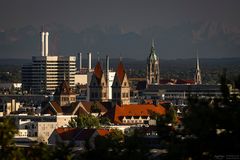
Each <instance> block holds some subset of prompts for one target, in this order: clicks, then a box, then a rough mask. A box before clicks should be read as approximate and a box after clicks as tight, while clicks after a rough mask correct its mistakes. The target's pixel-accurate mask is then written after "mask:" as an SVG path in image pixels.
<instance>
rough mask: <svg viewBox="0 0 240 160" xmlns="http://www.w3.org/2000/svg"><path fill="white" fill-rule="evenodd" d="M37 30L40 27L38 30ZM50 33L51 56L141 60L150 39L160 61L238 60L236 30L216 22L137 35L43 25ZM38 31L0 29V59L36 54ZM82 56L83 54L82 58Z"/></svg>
mask: <svg viewBox="0 0 240 160" xmlns="http://www.w3.org/2000/svg"><path fill="white" fill-rule="evenodd" d="M39 28H40V27H39ZM45 28H46V30H47V31H48V32H50V37H49V38H50V40H49V51H50V54H51V55H74V54H76V53H77V52H82V53H87V52H89V51H91V52H93V56H94V57H95V58H96V57H97V53H99V54H100V57H104V56H105V55H106V54H108V55H109V56H110V57H112V58H118V57H120V56H121V57H124V58H132V59H138V60H144V59H146V57H147V56H148V54H149V51H150V45H151V40H152V39H154V40H155V48H156V50H157V53H158V55H159V57H160V59H176V58H193V57H196V49H198V53H199V57H200V58H201V57H205V58H222V57H240V56H239V55H240V54H239V53H240V27H239V26H231V25H226V24H223V23H219V22H201V23H200V22H199V23H184V24H180V25H177V26H174V27H171V28H162V27H159V26H155V27H150V28H146V29H144V30H142V31H140V32H138V33H136V32H125V31H124V30H123V29H122V28H121V27H119V26H112V27H105V28H103V27H100V26H92V27H89V28H86V29H83V30H81V31H79V32H77V31H74V30H72V29H70V28H68V27H66V26H64V25H56V24H51V25H47V26H46V27H45ZM39 32H40V29H38V28H35V27H33V26H25V27H22V28H15V29H4V28H0V58H2V59H3V58H25V59H30V58H31V57H32V56H37V55H40V34H39ZM84 56H86V55H84Z"/></svg>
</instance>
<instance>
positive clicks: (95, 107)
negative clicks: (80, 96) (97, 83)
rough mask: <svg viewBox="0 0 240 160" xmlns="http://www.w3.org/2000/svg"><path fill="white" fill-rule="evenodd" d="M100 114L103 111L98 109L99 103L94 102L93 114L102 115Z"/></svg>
mask: <svg viewBox="0 0 240 160" xmlns="http://www.w3.org/2000/svg"><path fill="white" fill-rule="evenodd" d="M100 112H101V109H100V108H99V107H98V105H97V103H96V102H94V103H93V104H92V105H91V113H100Z"/></svg>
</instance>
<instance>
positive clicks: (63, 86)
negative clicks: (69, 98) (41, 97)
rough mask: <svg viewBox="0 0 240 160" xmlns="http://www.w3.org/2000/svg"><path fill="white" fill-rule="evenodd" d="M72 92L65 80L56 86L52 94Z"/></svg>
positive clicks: (70, 93) (69, 93) (68, 93)
mask: <svg viewBox="0 0 240 160" xmlns="http://www.w3.org/2000/svg"><path fill="white" fill-rule="evenodd" d="M72 94H74V92H72V90H71V88H70V86H69V84H68V82H67V81H63V82H62V83H61V84H60V86H59V87H57V88H56V91H55V93H54V95H57V96H59V95H72Z"/></svg>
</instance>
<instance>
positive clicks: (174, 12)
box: [0, 0, 240, 31]
mask: <svg viewBox="0 0 240 160" xmlns="http://www.w3.org/2000/svg"><path fill="white" fill-rule="evenodd" d="M239 16H240V1H239V0H198V1H197V0H164V1H163V0H118V1H117V0H85V1H83V0H1V5H0V27H15V26H16V27H18V26H25V25H29V24H30V25H34V26H41V25H42V24H50V23H57V24H64V25H67V26H69V27H71V28H73V29H75V30H80V29H82V28H86V27H88V26H92V25H95V24H98V25H103V26H108V25H120V26H121V27H123V28H125V29H126V30H127V31H129V30H130V31H138V30H140V29H142V28H146V27H149V26H153V25H160V26H164V27H168V26H173V25H175V24H178V23H184V22H189V21H206V20H215V21H221V22H226V23H228V24H238V25H239V24H240V18H239Z"/></svg>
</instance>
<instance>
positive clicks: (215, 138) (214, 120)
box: [167, 75, 240, 159]
mask: <svg viewBox="0 0 240 160" xmlns="http://www.w3.org/2000/svg"><path fill="white" fill-rule="evenodd" d="M221 81H222V87H221V89H222V92H223V94H222V95H223V97H222V98H219V99H216V98H215V99H197V98H193V97H192V98H190V99H189V105H188V109H187V110H186V111H185V112H184V115H183V120H182V123H183V125H184V129H183V130H176V131H175V132H172V133H171V134H170V132H168V133H169V135H170V138H169V141H168V146H167V148H168V154H167V158H168V159H215V158H216V157H215V156H217V155H223V156H224V158H226V156H227V155H239V150H240V144H239V142H240V124H239V121H240V100H239V99H238V98H236V97H235V96H231V95H230V94H229V91H228V87H227V84H226V83H227V81H228V80H227V79H226V76H225V75H223V76H222V77H221Z"/></svg>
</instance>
